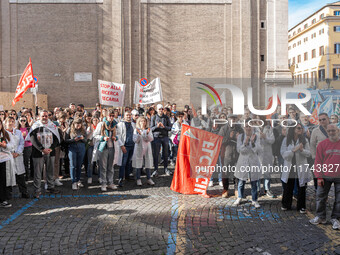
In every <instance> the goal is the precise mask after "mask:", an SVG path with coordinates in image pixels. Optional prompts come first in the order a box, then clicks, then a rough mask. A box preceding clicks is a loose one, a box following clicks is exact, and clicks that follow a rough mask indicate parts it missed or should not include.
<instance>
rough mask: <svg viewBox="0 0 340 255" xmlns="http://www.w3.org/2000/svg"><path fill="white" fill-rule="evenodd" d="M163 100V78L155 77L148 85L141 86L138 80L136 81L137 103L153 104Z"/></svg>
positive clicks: (135, 97) (135, 98) (135, 101)
mask: <svg viewBox="0 0 340 255" xmlns="http://www.w3.org/2000/svg"><path fill="white" fill-rule="evenodd" d="M161 101H163V95H162V86H161V80H160V79H159V78H156V79H154V80H153V81H152V82H150V83H149V84H148V85H146V86H141V85H140V84H139V82H138V81H136V82H135V94H134V103H135V104H153V103H157V102H161Z"/></svg>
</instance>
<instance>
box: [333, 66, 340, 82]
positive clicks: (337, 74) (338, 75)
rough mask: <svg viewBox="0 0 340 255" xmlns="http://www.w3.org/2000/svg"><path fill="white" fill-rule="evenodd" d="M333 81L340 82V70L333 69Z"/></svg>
mask: <svg viewBox="0 0 340 255" xmlns="http://www.w3.org/2000/svg"><path fill="white" fill-rule="evenodd" d="M333 80H340V68H333Z"/></svg>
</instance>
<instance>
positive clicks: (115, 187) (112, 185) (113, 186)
mask: <svg viewBox="0 0 340 255" xmlns="http://www.w3.org/2000/svg"><path fill="white" fill-rule="evenodd" d="M107 188H108V189H118V188H117V186H116V185H114V184H113V183H112V184H110V185H108V186H107Z"/></svg>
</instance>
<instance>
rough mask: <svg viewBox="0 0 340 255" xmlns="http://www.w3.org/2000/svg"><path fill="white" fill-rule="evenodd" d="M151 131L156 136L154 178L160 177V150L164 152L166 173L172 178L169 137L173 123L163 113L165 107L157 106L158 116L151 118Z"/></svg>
mask: <svg viewBox="0 0 340 255" xmlns="http://www.w3.org/2000/svg"><path fill="white" fill-rule="evenodd" d="M150 129H151V131H152V133H153V136H154V144H153V146H154V149H153V155H152V156H153V161H154V167H155V170H154V172H153V173H152V177H157V176H158V157H159V153H160V149H161V147H162V150H163V161H164V173H165V174H166V175H168V176H170V175H171V174H172V173H171V172H170V170H169V169H168V151H169V135H168V132H169V131H171V123H170V120H169V117H168V116H166V115H165V114H164V113H163V106H162V105H161V104H158V105H157V114H156V115H154V116H153V117H152V118H151V125H150Z"/></svg>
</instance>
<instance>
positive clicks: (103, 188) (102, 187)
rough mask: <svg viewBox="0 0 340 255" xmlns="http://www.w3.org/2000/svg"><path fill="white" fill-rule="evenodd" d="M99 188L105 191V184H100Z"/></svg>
mask: <svg viewBox="0 0 340 255" xmlns="http://www.w3.org/2000/svg"><path fill="white" fill-rule="evenodd" d="M100 189H101V190H102V191H103V192H105V191H107V189H106V185H105V184H102V186H101V187H100Z"/></svg>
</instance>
